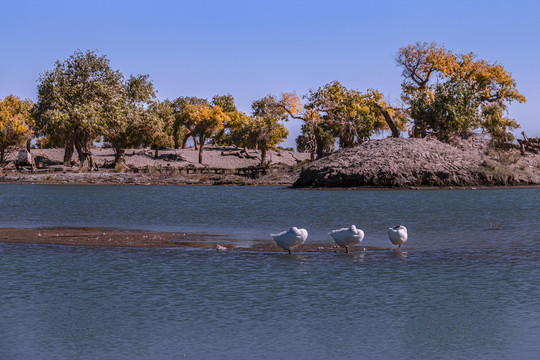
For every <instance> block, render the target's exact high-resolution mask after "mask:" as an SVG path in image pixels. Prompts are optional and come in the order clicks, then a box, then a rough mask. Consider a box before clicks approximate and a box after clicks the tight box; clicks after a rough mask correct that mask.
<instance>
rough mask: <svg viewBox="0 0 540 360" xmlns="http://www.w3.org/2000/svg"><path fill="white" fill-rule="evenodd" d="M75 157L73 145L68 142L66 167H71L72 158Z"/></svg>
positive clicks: (65, 157) (65, 156) (65, 159)
mask: <svg viewBox="0 0 540 360" xmlns="http://www.w3.org/2000/svg"><path fill="white" fill-rule="evenodd" d="M72 156H73V143H72V142H71V141H69V140H68V141H66V146H65V148H64V166H65V167H68V166H71V157H72Z"/></svg>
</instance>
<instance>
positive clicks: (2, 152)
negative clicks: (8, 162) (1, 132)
mask: <svg viewBox="0 0 540 360" xmlns="http://www.w3.org/2000/svg"><path fill="white" fill-rule="evenodd" d="M5 154H6V149H4V148H1V149H0V162H2V163H3V162H4V156H5Z"/></svg>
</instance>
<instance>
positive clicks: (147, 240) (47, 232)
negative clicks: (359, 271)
mask: <svg viewBox="0 0 540 360" xmlns="http://www.w3.org/2000/svg"><path fill="white" fill-rule="evenodd" d="M232 240H234V239H232V238H227V237H224V236H221V235H212V234H195V233H170V232H149V231H134V230H111V229H90V228H45V229H18V228H3V229H0V242H2V243H24V244H47V245H67V246H101V247H133V248H174V247H199V248H210V249H217V248H218V245H219V246H220V247H224V248H226V249H227V250H235V251H266V252H284V250H282V249H281V248H280V247H278V246H277V245H276V244H275V243H274V242H273V241H272V240H271V239H268V241H256V242H250V243H249V244H247V245H246V243H245V242H240V244H239V245H240V246H234V245H233V244H232ZM364 250H382V249H378V248H371V247H362V246H355V247H353V248H351V249H350V251H352V252H359V251H364ZM385 250H386V249H385ZM341 251H343V249H341V248H339V247H338V246H337V245H334V244H331V245H328V244H304V245H301V246H298V247H297V248H295V250H294V252H341Z"/></svg>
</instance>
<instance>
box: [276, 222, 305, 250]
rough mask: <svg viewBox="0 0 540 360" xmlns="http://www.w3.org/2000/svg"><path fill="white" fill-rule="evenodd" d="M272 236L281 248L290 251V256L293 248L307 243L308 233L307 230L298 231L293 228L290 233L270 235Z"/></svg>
mask: <svg viewBox="0 0 540 360" xmlns="http://www.w3.org/2000/svg"><path fill="white" fill-rule="evenodd" d="M270 236H271V237H272V238H273V239H274V241H275V242H276V244H278V246H279V247H281V248H283V249H284V250H288V251H289V254H290V253H291V249H292V248H294V247H295V246H298V245H302V244H303V243H304V241H306V239H307V236H308V232H307V230H306V229H298V228H296V227H294V226H293V227H292V228H290V229H289V230H288V231H283V232H280V233H279V234H270Z"/></svg>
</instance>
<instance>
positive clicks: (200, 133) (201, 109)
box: [185, 102, 229, 164]
mask: <svg viewBox="0 0 540 360" xmlns="http://www.w3.org/2000/svg"><path fill="white" fill-rule="evenodd" d="M185 111H186V112H187V114H189V116H188V118H189V121H190V124H189V125H190V126H191V129H192V133H193V135H195V136H196V137H197V138H198V140H199V164H202V162H203V152H204V144H205V142H206V141H207V140H208V139H210V138H211V137H212V136H213V135H215V134H216V133H217V132H218V131H220V130H221V129H223V127H224V123H225V122H226V121H227V120H229V116H228V115H227V114H226V113H225V112H224V111H223V109H222V108H221V107H220V106H217V105H210V104H208V103H207V102H203V103H200V104H191V103H187V104H186V105H185Z"/></svg>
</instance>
